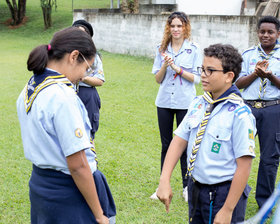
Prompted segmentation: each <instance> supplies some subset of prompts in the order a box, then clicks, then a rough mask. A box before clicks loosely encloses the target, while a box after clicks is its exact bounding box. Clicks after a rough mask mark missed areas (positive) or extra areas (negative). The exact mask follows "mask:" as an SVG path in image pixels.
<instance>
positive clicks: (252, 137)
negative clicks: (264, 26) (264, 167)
mask: <svg viewBox="0 0 280 224" xmlns="http://www.w3.org/2000/svg"><path fill="white" fill-rule="evenodd" d="M248 134H249V139H252V140H254V131H253V130H252V129H248Z"/></svg>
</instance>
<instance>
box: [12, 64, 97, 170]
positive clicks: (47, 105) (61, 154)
mask: <svg viewBox="0 0 280 224" xmlns="http://www.w3.org/2000/svg"><path fill="white" fill-rule="evenodd" d="M46 71H48V72H52V74H55V75H58V73H56V72H55V71H53V70H49V69H46ZM64 78H65V77H64ZM65 79H66V80H67V81H68V82H69V80H68V79H67V78H65ZM25 94H26V87H25V88H24V89H23V91H22V92H21V94H20V96H19V97H18V100H17V113H18V118H19V121H20V126H21V136H22V141H23V147H24V154H25V156H26V158H27V159H29V160H30V161H31V162H32V163H33V164H35V165H36V166H38V167H40V168H43V169H44V168H49V169H55V170H59V171H62V172H63V173H66V174H70V172H69V169H68V166H67V162H66V157H67V156H69V155H72V154H74V153H76V152H78V151H81V150H85V153H86V156H87V160H88V163H89V165H90V168H91V171H92V172H94V171H95V170H96V161H95V157H96V155H95V153H94V152H93V151H92V150H91V149H90V148H91V147H93V145H92V144H91V143H90V141H89V136H90V129H91V126H90V122H89V120H88V116H87V111H86V109H85V107H84V105H83V103H82V101H81V100H80V99H79V97H78V96H77V95H76V93H75V91H74V89H73V88H70V87H68V86H67V85H65V84H64V83H62V82H61V83H56V84H53V85H50V86H48V87H46V88H44V89H43V90H41V91H40V92H39V93H38V95H37V97H36V98H35V100H34V101H33V104H32V107H31V110H30V111H29V112H28V113H27V112H26V110H25V103H24V100H25Z"/></svg>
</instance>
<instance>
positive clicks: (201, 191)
mask: <svg viewBox="0 0 280 224" xmlns="http://www.w3.org/2000/svg"><path fill="white" fill-rule="evenodd" d="M188 179H189V186H188V197H189V201H188V202H189V223H190V224H209V217H210V192H212V194H213V198H214V199H213V210H212V215H211V217H212V218H211V223H213V221H214V218H215V216H216V214H217V213H218V211H219V210H220V209H221V208H222V206H223V205H224V203H225V200H226V198H227V195H228V192H229V188H230V185H231V182H230V181H227V182H224V183H221V184H216V185H207V184H199V183H198V182H196V183H194V182H193V180H192V178H188ZM250 190H251V188H250V187H249V185H246V187H245V190H244V192H243V194H242V195H241V197H240V199H239V201H238V203H237V205H236V207H235V209H234V211H233V214H232V219H231V223H238V222H243V221H244V219H245V212H246V206H247V199H248V195H249V193H250ZM195 194H196V195H197V196H195ZM195 201H196V206H195ZM194 207H196V209H195V212H194V211H193V209H194ZM191 218H192V219H191Z"/></svg>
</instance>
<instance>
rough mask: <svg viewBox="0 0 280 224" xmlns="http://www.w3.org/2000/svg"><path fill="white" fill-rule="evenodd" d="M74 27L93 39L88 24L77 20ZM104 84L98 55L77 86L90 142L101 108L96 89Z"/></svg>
mask: <svg viewBox="0 0 280 224" xmlns="http://www.w3.org/2000/svg"><path fill="white" fill-rule="evenodd" d="M72 26H74V27H78V28H80V29H81V30H83V31H85V32H86V33H88V34H89V35H90V36H91V37H93V28H92V26H91V24H90V23H88V22H87V21H85V20H77V21H75V22H74V23H73V25H72ZM104 82H105V77H104V72H103V65H102V61H101V58H100V56H99V54H98V53H97V54H96V56H95V60H94V63H93V64H92V65H90V66H89V68H88V70H87V72H86V74H85V77H84V78H83V80H82V82H80V83H79V86H78V96H79V97H80V99H81V100H82V102H83V103H84V105H85V107H86V109H87V112H88V117H89V120H90V123H91V127H92V128H91V140H94V138H95V133H96V132H97V130H98V127H99V110H100V107H101V101H100V97H99V94H98V92H97V89H96V87H97V86H102V85H103V83H104Z"/></svg>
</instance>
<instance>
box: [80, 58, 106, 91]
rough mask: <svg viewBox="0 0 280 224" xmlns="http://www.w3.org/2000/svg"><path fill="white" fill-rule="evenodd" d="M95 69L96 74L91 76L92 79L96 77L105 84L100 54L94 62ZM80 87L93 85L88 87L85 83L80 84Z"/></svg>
mask: <svg viewBox="0 0 280 224" xmlns="http://www.w3.org/2000/svg"><path fill="white" fill-rule="evenodd" d="M93 67H94V72H93V73H91V74H90V75H89V76H90V77H96V78H98V79H100V80H102V81H103V82H105V76H104V71H103V64H102V61H101V58H100V57H99V55H98V54H96V56H95V59H94V62H93ZM79 86H84V87H92V86H91V85H88V84H86V83H84V82H79Z"/></svg>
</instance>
